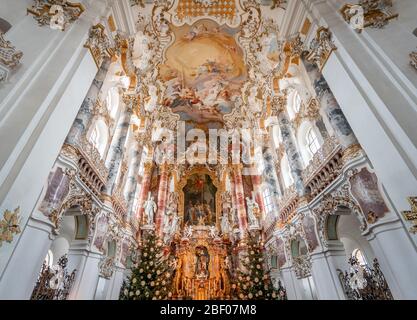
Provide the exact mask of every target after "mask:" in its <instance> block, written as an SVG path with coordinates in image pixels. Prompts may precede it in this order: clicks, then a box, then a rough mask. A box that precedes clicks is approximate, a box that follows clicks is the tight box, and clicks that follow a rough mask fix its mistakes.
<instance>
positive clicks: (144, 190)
mask: <svg viewBox="0 0 417 320" xmlns="http://www.w3.org/2000/svg"><path fill="white" fill-rule="evenodd" d="M152 169H153V164H152V162H145V164H144V170H143V177H142V186H141V190H140V194H139V199H138V211H137V213H136V218H137V220H138V221H139V223H141V222H142V217H143V212H144V209H143V204H144V203H145V201H146V199H147V198H148V193H149V189H150V187H151V180H152Z"/></svg>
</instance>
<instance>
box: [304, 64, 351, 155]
mask: <svg viewBox="0 0 417 320" xmlns="http://www.w3.org/2000/svg"><path fill="white" fill-rule="evenodd" d="M302 61H303V63H304V66H305V69H306V71H307V74H308V77H309V78H310V81H311V83H312V84H313V87H314V91H315V92H316V95H317V98H318V100H319V102H320V107H321V108H322V109H323V111H324V113H325V115H326V116H327V119H328V120H329V123H330V125H331V127H332V129H333V131H334V134H335V136H336V138H337V140H338V141H339V143H340V144H341V145H342V146H343V147H344V148H348V147H350V146H352V145H355V144H357V143H358V141H357V139H356V136H355V134H354V133H353V131H352V128H351V127H350V125H349V123H348V121H347V120H346V118H345V115H344V114H343V111H342V109H340V106H339V104H338V103H337V101H336V98H335V97H334V95H333V93H332V91H331V90H330V88H329V85H328V84H327V82H326V80H325V79H324V77H323V75H322V74H321V72H320V71H319V69H318V68H317V66H316V65H315V64H312V63H310V62H308V61H306V60H305V59H302ZM323 125H324V123H323ZM318 128H319V130H320V132H322V130H323V129H320V128H322V125H320V127H319V126H318Z"/></svg>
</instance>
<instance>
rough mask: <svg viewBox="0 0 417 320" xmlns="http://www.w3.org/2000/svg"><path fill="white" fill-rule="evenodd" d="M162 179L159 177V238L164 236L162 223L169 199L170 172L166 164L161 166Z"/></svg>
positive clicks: (157, 219)
mask: <svg viewBox="0 0 417 320" xmlns="http://www.w3.org/2000/svg"><path fill="white" fill-rule="evenodd" d="M159 168H160V177H159V188H158V210H157V212H156V217H155V225H156V230H157V233H158V234H159V236H162V229H163V226H162V223H163V220H164V219H163V218H164V215H165V209H166V204H167V197H168V182H169V179H168V177H169V172H168V164H167V163H166V162H164V163H163V164H161V165H160V167H159Z"/></svg>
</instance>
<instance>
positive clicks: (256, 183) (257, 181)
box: [251, 175, 265, 217]
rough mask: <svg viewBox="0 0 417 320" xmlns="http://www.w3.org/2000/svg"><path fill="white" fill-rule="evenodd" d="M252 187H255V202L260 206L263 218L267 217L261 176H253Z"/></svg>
mask: <svg viewBox="0 0 417 320" xmlns="http://www.w3.org/2000/svg"><path fill="white" fill-rule="evenodd" d="M251 178H252V185H253V193H254V196H255V201H256V203H257V204H258V206H259V209H260V212H261V217H265V203H264V198H263V194H262V176H260V175H252V176H251Z"/></svg>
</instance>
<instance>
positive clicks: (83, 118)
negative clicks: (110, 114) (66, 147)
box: [66, 59, 110, 145]
mask: <svg viewBox="0 0 417 320" xmlns="http://www.w3.org/2000/svg"><path fill="white" fill-rule="evenodd" d="M109 66H110V59H105V60H104V61H103V63H102V65H101V67H100V69H99V70H98V72H97V74H96V77H95V78H94V80H93V83H92V84H91V86H90V89H89V90H88V92H87V95H86V97H85V98H84V101H83V103H82V104H81V108H80V110H79V111H78V114H77V117H76V118H75V120H74V123H73V125H72V127H71V130H70V132H69V133H68V136H67V139H66V142H67V143H69V144H71V145H75V144H77V143H78V142H79V141H80V139H81V137H82V136H83V135H84V134H85V133H86V132H87V129H88V126H89V125H90V122H91V119H92V117H93V115H92V114H93V109H94V106H95V104H96V102H97V98H98V95H99V94H100V90H101V88H102V86H103V82H104V79H105V77H106V75H107V72H108V70H109Z"/></svg>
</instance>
